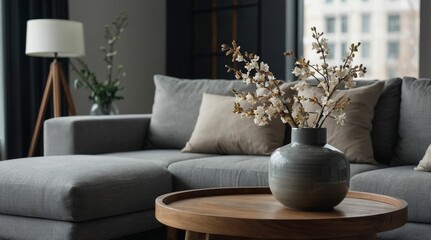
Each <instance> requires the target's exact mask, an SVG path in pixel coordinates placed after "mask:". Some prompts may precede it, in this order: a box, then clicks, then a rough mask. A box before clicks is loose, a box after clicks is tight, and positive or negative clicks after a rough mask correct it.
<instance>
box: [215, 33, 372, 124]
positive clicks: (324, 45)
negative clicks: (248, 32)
mask: <svg viewBox="0 0 431 240" xmlns="http://www.w3.org/2000/svg"><path fill="white" fill-rule="evenodd" d="M311 30H312V36H313V38H314V39H315V41H314V42H313V43H312V48H313V50H315V51H316V53H317V54H319V55H320V59H321V60H322V63H321V64H312V63H310V61H309V60H307V59H305V58H303V57H301V58H299V59H296V62H295V68H294V69H293V71H292V73H293V74H294V75H295V76H296V77H298V83H297V84H295V85H294V86H293V87H292V89H293V90H296V91H298V92H299V93H300V92H301V91H304V90H305V89H307V88H308V87H309V83H308V81H310V79H314V80H315V81H316V85H317V87H319V88H321V89H322V90H323V96H322V97H319V98H318V97H304V96H301V94H295V95H292V96H291V97H288V96H286V94H285V92H284V91H283V90H282V89H281V88H280V85H281V83H282V82H281V81H279V80H277V79H276V78H275V77H274V75H273V73H272V72H270V71H269V66H268V64H266V63H264V62H262V61H261V62H259V59H260V58H259V56H257V55H256V54H253V53H247V52H245V53H242V52H241V51H240V46H238V45H237V44H236V42H235V41H233V42H232V46H228V45H226V44H223V45H222V51H226V55H227V56H229V55H232V62H235V61H236V62H243V63H244V68H245V70H246V71H244V72H243V71H241V70H238V69H235V68H233V67H231V66H226V67H227V68H228V72H233V73H234V74H235V77H236V78H237V79H242V81H243V82H244V83H246V84H255V85H256V92H255V93H246V92H237V91H236V90H235V89H232V92H233V93H234V94H235V96H236V101H235V103H234V110H233V111H234V112H235V113H238V114H240V115H241V116H242V117H249V118H254V122H255V123H256V124H257V125H259V126H263V125H266V124H268V123H269V121H271V120H272V119H275V118H277V117H279V118H280V119H281V120H282V121H283V122H284V123H288V124H289V125H290V126H291V127H294V128H321V127H322V125H323V123H324V122H325V120H326V119H327V118H328V117H329V118H333V119H335V121H336V122H337V124H341V125H342V124H344V122H345V120H346V117H347V116H346V114H345V113H344V109H345V108H346V106H347V105H349V104H350V99H349V98H347V97H345V96H344V95H341V94H334V93H335V92H336V90H337V89H338V88H340V87H345V88H348V89H350V88H353V87H354V86H355V82H354V81H353V80H354V79H355V78H357V77H362V76H363V75H364V74H365V73H366V68H365V67H364V66H363V65H362V64H360V65H355V66H353V65H352V62H353V59H354V57H355V53H357V52H358V47H359V46H360V43H357V44H351V45H350V48H349V54H348V55H347V57H346V58H345V59H343V61H342V63H341V64H340V65H337V66H333V67H331V66H329V65H328V63H327V58H328V54H329V49H328V40H327V39H326V38H324V37H323V33H321V32H318V31H317V30H316V28H315V27H313V28H312V29H311ZM285 55H286V56H292V57H295V55H294V53H293V52H292V51H287V52H285ZM238 60H240V61H238ZM242 101H246V102H248V103H249V104H250V107H248V109H244V108H243V106H242V105H241V102H242ZM309 103H311V104H313V105H317V106H318V110H317V111H310V112H307V111H306V110H305V108H304V106H305V104H309ZM311 116H314V118H313V119H314V120H312V118H310V117H311Z"/></svg>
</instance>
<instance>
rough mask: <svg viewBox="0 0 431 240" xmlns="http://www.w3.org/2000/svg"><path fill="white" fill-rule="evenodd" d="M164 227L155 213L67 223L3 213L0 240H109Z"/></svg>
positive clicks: (130, 214)
mask: <svg viewBox="0 0 431 240" xmlns="http://www.w3.org/2000/svg"><path fill="white" fill-rule="evenodd" d="M159 226H161V224H160V223H159V222H158V221H157V220H156V219H155V217H154V210H148V211H142V212H134V213H129V214H123V215H117V216H112V217H107V218H100V219H95V220H89V221H84V222H67V221H57V220H50V219H41V218H30V217H20V216H12V215H5V214H0V239H19V240H106V239H114V238H117V237H122V236H124V235H130V234H135V233H138V232H142V231H146V230H150V229H153V228H156V227H159Z"/></svg>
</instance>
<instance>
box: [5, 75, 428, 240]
mask: <svg viewBox="0 0 431 240" xmlns="http://www.w3.org/2000/svg"><path fill="white" fill-rule="evenodd" d="M371 82H374V81H363V82H361V83H360V84H369V83H371ZM155 83H156V97H155V103H154V108H153V114H152V115H145V114H142V115H119V116H103V117H92V116H75V117H62V118H56V119H51V120H48V121H46V122H45V130H44V135H45V136H44V146H45V155H46V156H44V157H35V158H24V159H16V160H9V161H3V162H0V239H112V238H116V237H121V236H125V235H130V234H135V233H139V232H144V231H148V230H151V229H154V228H157V227H160V226H161V225H160V224H159V223H158V222H157V221H156V220H155V218H154V199H155V198H156V197H157V196H159V195H161V194H163V193H168V192H172V191H178V190H185V189H196V188H207V187H228V186H267V184H268V180H267V165H268V159H269V157H268V156H260V155H220V154H206V153H182V152H181V150H180V149H181V148H182V146H184V144H185V141H187V140H188V138H189V137H190V134H191V132H192V131H193V126H194V124H195V122H196V117H197V114H198V109H199V104H200V97H201V95H202V93H203V92H209V93H217V94H224V95H227V94H228V93H229V90H230V89H231V88H232V87H235V88H237V89H238V88H239V89H241V88H242V89H244V90H247V86H243V85H242V84H241V83H238V82H232V81H223V80H221V81H211V80H201V81H192V80H179V79H172V78H168V77H164V76H156V80H155ZM184 103H187V104H184ZM429 103H431V80H413V79H409V78H406V79H403V80H402V79H399V78H396V79H390V80H386V82H385V88H384V90H383V92H382V94H381V96H380V99H379V101H378V103H377V105H376V107H375V109H374V110H375V114H374V120H373V129H372V132H371V138H372V141H373V149H374V156H375V159H376V160H377V161H378V162H379V164H377V165H371V164H354V163H352V164H351V176H352V177H351V190H356V191H369V192H375V193H381V194H387V195H391V196H395V197H399V198H402V199H404V200H406V201H407V202H408V204H409V215H408V223H407V224H406V225H405V226H403V227H402V228H400V229H397V230H393V231H389V232H385V233H381V234H379V238H380V239H399V240H401V239H409V240H415V239H431V210H430V209H431V173H427V172H418V171H414V170H413V168H414V166H415V165H417V163H418V162H419V160H420V158H421V157H422V155H423V154H424V153H425V150H426V148H427V147H428V145H429V144H430V143H431V127H430V123H431V107H430V106H429ZM181 104H182V105H181ZM178 107H184V109H178ZM162 109H163V110H164V111H161V110H162ZM173 109H176V110H177V111H175V110H173ZM180 110H181V111H180ZM166 112H168V113H170V115H166ZM167 116H170V117H169V118H167ZM286 139H289V129H287V131H286Z"/></svg>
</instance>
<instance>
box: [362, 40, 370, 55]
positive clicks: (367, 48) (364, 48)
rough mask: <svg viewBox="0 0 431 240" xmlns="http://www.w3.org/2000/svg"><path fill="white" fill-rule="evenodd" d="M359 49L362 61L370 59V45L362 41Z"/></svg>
mask: <svg viewBox="0 0 431 240" xmlns="http://www.w3.org/2000/svg"><path fill="white" fill-rule="evenodd" d="M360 48H361V57H362V59H369V58H370V43H369V42H366V41H364V42H362V43H361V46H360Z"/></svg>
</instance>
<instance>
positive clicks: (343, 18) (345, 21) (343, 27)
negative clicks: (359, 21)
mask: <svg viewBox="0 0 431 240" xmlns="http://www.w3.org/2000/svg"><path fill="white" fill-rule="evenodd" d="M348 26H349V19H348V17H347V15H344V16H341V32H342V33H346V32H347V31H348Z"/></svg>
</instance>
